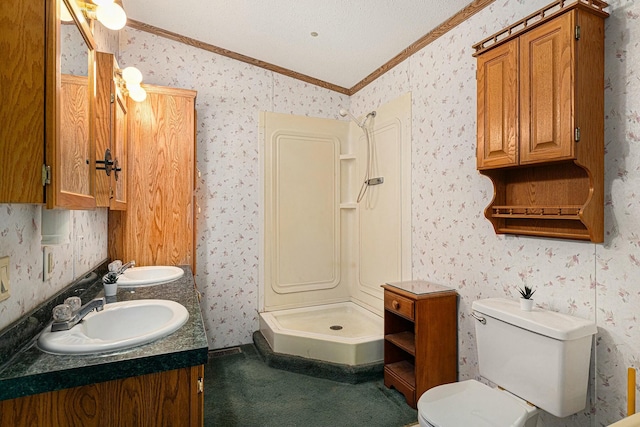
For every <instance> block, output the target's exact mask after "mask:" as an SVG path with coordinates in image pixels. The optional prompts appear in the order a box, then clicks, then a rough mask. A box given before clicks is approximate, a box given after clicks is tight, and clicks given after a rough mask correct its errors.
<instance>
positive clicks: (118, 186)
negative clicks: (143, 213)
mask: <svg viewBox="0 0 640 427" xmlns="http://www.w3.org/2000/svg"><path fill="white" fill-rule="evenodd" d="M113 116H114V121H113V126H112V132H113V152H114V153H113V156H114V165H113V167H114V170H113V179H112V180H111V204H110V208H111V209H112V210H125V209H127V177H128V175H129V170H128V168H127V159H128V153H127V150H128V147H127V105H126V101H125V100H124V98H123V97H122V95H121V94H120V93H119V92H117V93H116V97H115V102H114V106H113Z"/></svg>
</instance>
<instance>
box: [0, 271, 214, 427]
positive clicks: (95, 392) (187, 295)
mask: <svg viewBox="0 0 640 427" xmlns="http://www.w3.org/2000/svg"><path fill="white" fill-rule="evenodd" d="M182 268H183V269H184V270H185V274H184V276H182V277H181V278H180V279H178V280H176V281H174V282H171V283H165V284H161V285H157V286H144V287H138V288H136V289H135V290H134V289H125V288H119V289H118V293H117V295H116V297H115V299H117V300H118V301H127V300H135V299H166V300H172V301H176V302H178V303H180V304H182V305H183V306H184V307H185V308H187V310H188V312H189V319H188V320H187V323H186V324H185V325H184V326H182V327H181V328H180V329H178V330H177V331H176V332H174V333H173V334H171V335H169V336H167V337H165V338H162V339H159V340H156V341H154V342H151V343H148V344H145V345H141V346H138V347H134V348H131V349H129V350H124V351H119V352H112V353H105V354H92V355H55V354H49V353H45V352H43V351H41V350H40V349H38V348H37V346H36V344H35V339H32V340H31V343H30V344H29V345H27V346H26V347H25V348H23V349H21V350H18V352H17V353H16V354H15V355H13V357H11V359H10V360H9V361H8V362H7V363H5V364H4V365H3V366H0V425H12V426H50V425H108V426H112V425H113V426H115V425H184V426H201V425H202V424H203V403H204V400H203V399H204V394H203V377H204V364H205V363H206V361H207V353H208V344H207V338H206V334H205V331H204V324H203V321H202V315H201V312H200V307H199V304H198V298H197V295H196V291H195V290H194V282H193V274H192V272H191V269H190V268H189V267H185V266H183V267H182ZM98 281H99V279H98ZM94 286H95V285H92V287H94ZM97 286H99V288H100V289H101V288H102V285H101V283H98V284H97ZM95 296H96V297H100V296H102V291H100V292H98V293H97V294H96V295H95ZM90 298H93V296H92V297H90ZM110 298H114V297H110ZM107 301H108V302H110V301H109V299H108V300H107ZM83 302H85V303H86V301H84V299H83ZM30 318H32V316H30Z"/></svg>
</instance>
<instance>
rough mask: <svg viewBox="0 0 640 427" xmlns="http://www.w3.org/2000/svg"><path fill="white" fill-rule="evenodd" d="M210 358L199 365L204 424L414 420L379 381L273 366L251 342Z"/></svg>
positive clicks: (384, 424) (395, 424)
mask: <svg viewBox="0 0 640 427" xmlns="http://www.w3.org/2000/svg"><path fill="white" fill-rule="evenodd" d="M240 349H241V352H240V353H237V354H227V355H221V356H220V355H217V356H210V357H209V362H208V364H207V365H206V367H205V381H204V383H205V394H204V396H205V397H204V406H205V409H204V425H205V426H207V427H234V426H241V427H270V426H273V427H297V426H301V427H341V426H344V427H355V426H366V427H402V426H406V425H412V424H415V423H416V422H417V412H416V411H415V410H413V409H411V408H410V407H409V406H408V405H407V404H406V403H405V400H404V396H402V395H401V394H400V393H398V392H397V391H395V390H390V389H387V388H386V387H385V386H384V384H383V383H382V379H379V380H375V381H369V382H365V383H360V384H346V383H341V382H335V381H331V380H327V379H322V378H315V377H311V376H307V375H302V374H296V373H293V372H288V371H283V370H280V369H274V368H270V367H269V366H267V365H266V364H265V363H264V362H263V361H262V358H261V357H260V354H259V353H258V352H257V350H256V348H255V347H254V346H253V345H252V344H248V345H243V346H241V347H240Z"/></svg>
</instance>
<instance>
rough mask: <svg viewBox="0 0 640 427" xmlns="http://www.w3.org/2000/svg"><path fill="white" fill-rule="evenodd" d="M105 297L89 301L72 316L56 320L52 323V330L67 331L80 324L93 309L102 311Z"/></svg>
mask: <svg viewBox="0 0 640 427" xmlns="http://www.w3.org/2000/svg"><path fill="white" fill-rule="evenodd" d="M104 304H105V299H104V298H96V299H94V300H91V301H89V302H88V303H86V304H85V305H83V306H82V307H80V308H79V309H78V310H77V311H76V312H74V313H73V314H72V316H71V317H70V318H68V319H59V320H54V321H53V323H52V324H51V332H57V331H66V330H69V329H71V328H73V327H74V326H76V325H77V324H78V322H80V321H81V320H82V319H84V317H85V316H86V315H87V314H89V313H91V312H92V311H93V310H96V311H102V310H103V309H104Z"/></svg>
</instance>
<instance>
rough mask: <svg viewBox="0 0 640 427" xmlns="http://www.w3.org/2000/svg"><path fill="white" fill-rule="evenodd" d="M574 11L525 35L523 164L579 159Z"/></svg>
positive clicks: (522, 61)
mask: <svg viewBox="0 0 640 427" xmlns="http://www.w3.org/2000/svg"><path fill="white" fill-rule="evenodd" d="M573 23H574V14H573V13H567V14H565V15H563V16H562V17H559V18H557V19H554V20H553V21H550V22H548V23H546V24H543V25H541V26H539V27H538V28H535V29H533V30H531V31H529V32H527V33H525V34H523V35H522V36H521V37H520V77H521V83H520V108H521V114H520V126H521V127H520V137H521V139H520V163H521V164H527V163H539V162H546V161H553V160H565V159H573V158H574V139H573V133H574V125H573V123H574V118H573V108H572V106H573V96H574V93H573V87H574V72H573V66H572V64H573V62H574V44H573V40H574V24H573Z"/></svg>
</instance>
